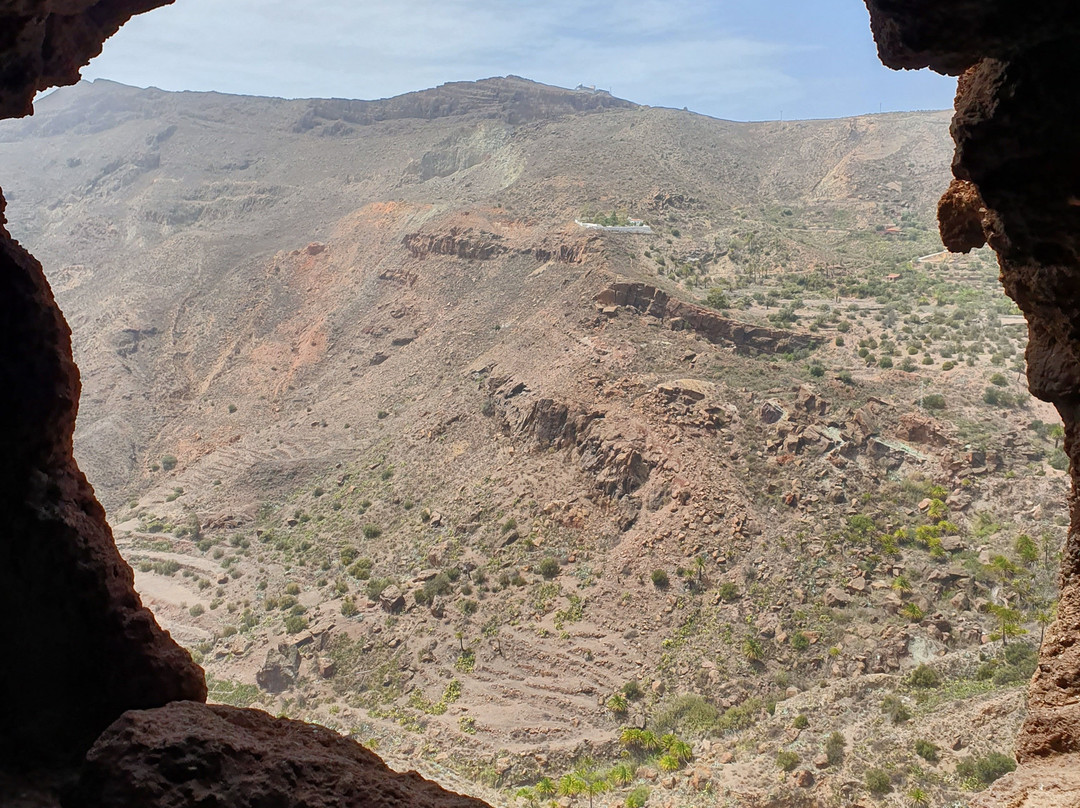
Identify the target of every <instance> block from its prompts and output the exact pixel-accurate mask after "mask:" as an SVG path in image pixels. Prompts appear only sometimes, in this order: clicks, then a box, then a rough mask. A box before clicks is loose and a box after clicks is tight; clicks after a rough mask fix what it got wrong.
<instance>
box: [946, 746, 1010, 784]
mask: <svg viewBox="0 0 1080 808" xmlns="http://www.w3.org/2000/svg"><path fill="white" fill-rule="evenodd" d="M1015 769H1016V761H1015V760H1013V759H1012V758H1011V757H1009V756H1008V755H1003V754H1002V753H1001V752H990V753H989V754H987V755H984V756H983V757H978V758H975V757H969V758H964V759H963V760H961V761H958V762H957V764H956V775H957V777H959V778H960V779H961V780H974V781H976V782H979V783H982V784H983V785H986V786H988V785H990V784H991V783H993V782H994V781H995V780H997V779H998V778H999V777H1004V776H1005V775H1006V774H1008V773H1009V772H1011V771H1015Z"/></svg>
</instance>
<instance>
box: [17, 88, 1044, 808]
mask: <svg viewBox="0 0 1080 808" xmlns="http://www.w3.org/2000/svg"><path fill="white" fill-rule="evenodd" d="M947 121H948V115H947V114H946V113H911V114H901V115H882V116H870V117H865V118H858V119H851V120H841V121H807V122H787V123H762V124H735V123H730V122H725V121H717V120H713V119H709V118H704V117H701V116H696V115H693V114H690V113H687V112H679V111H673V110H665V109H651V108H645V107H639V106H636V105H633V104H630V103H628V102H622V101H619V100H617V99H612V98H610V97H609V96H603V95H593V94H581V93H574V92H571V91H564V90H559V89H558V88H548V87H543V86H541V85H535V84H533V83H531V82H527V81H525V80H522V79H516V78H509V79H491V80H487V81H484V82H478V83H475V84H458V85H446V86H445V87H442V88H439V89H438V90H435V91H428V92H426V93H420V94H414V95H411V96H407V97H403V98H401V99H391V100H388V101H385V102H345V101H334V102H327V101H282V100H277V99H254V98H239V97H229V96H220V95H213V94H192V93H184V94H170V93H163V92H160V91H156V90H137V89H133V88H128V87H123V86H120V85H115V84H109V83H106V82H96V83H94V84H83V85H79V86H77V87H75V88H72V89H70V90H61V91H58V92H57V93H55V94H54V95H52V96H50V97H48V98H47V99H45V100H44V101H43V102H41V104H39V109H38V112H37V114H36V115H35V117H34V118H33V119H29V120H27V121H24V122H18V123H7V124H4V125H3V126H0V164H2V165H3V167H4V171H5V176H7V177H11V178H12V181H11V185H10V186H9V187H6V188H5V195H6V196H7V197H8V199H9V200H10V206H9V209H8V215H9V216H10V217H11V229H12V232H13V233H14V234H15V235H16V236H17V237H19V238H21V239H23V240H24V241H25V242H26V243H27V245H28V246H29V247H30V248H31V249H32V250H33V251H34V253H35V254H36V255H38V256H39V257H40V258H41V259H42V260H43V263H45V265H46V266H47V267H49V271H50V279H51V281H52V283H53V285H54V289H55V291H56V294H57V296H58V299H59V300H60V303H61V305H62V307H63V308H64V310H65V312H66V314H67V316H68V319H69V320H70V322H71V323H72V327H73V329H74V332H75V334H74V337H75V344H76V351H77V358H78V360H79V362H80V366H81V368H82V372H83V383H84V397H83V404H82V410H81V415H80V421H79V427H78V433H77V446H78V454H79V457H80V462H81V463H82V464H83V466H84V468H85V469H86V470H87V472H88V475H89V476H90V479H91V481H92V482H93V483H94V484H95V486H96V488H97V489H98V493H99V496H100V497H101V498H102V501H103V502H105V503H106V504H107V506H108V507H109V510H110V515H111V518H112V521H113V523H114V525H115V530H116V535H117V539H118V542H119V544H120V546H121V549H122V551H123V552H124V554H125V556H126V557H127V558H128V560H129V561H130V563H131V564H132V565H133V566H134V567H135V569H136V575H137V585H138V587H139V588H140V591H141V592H142V593H143V596H144V598H145V599H146V600H147V601H148V602H149V603H151V604H152V605H153V607H154V609H155V611H156V613H157V614H158V617H159V619H160V620H161V621H162V623H163V624H164V625H165V626H166V627H168V628H169V629H170V630H171V631H172V632H173V634H174V636H177V637H178V638H180V639H181V640H182V641H183V642H184V643H185V644H187V645H188V646H189V647H191V648H193V649H194V650H195V651H196V653H197V655H198V657H199V659H200V660H201V662H202V664H203V665H204V667H205V668H206V670H207V673H208V676H209V677H211V685H212V687H211V692H212V695H213V696H214V697H216V698H217V699H219V700H222V701H228V702H231V703H238V704H252V703H257V704H262V705H264V706H266V707H267V708H268V709H270V710H272V711H279V712H283V713H287V714H290V715H296V716H299V717H303V718H305V719H308V720H315V721H319V722H321V723H324V724H326V725H328V726H332V727H334V728H336V729H338V730H340V731H343V732H348V733H351V734H354V735H356V736H358V737H360V738H361V739H363V740H366V741H371V742H372V743H375V744H377V745H378V746H379V751H380V754H383V755H385V756H386V757H387V759H388V760H391V761H395V762H397V763H399V764H401V765H403V766H405V765H407V766H411V767H417V768H419V769H420V770H421V771H423V772H424V773H426V774H429V775H432V776H435V777H438V778H441V779H443V780H445V781H447V782H449V783H450V784H451V785H453V786H454V787H455V788H459V789H461V788H465V789H471V790H473V791H475V792H476V793H479V794H481V795H482V796H484V797H485V798H487V799H489V800H491V801H494V802H497V803H503V804H510V803H513V802H515V801H518V802H521V803H531V802H534V801H539V800H542V799H547V798H548V797H549V796H550V795H549V794H548V793H547V791H548V789H547V787H546V783H547V780H545V778H549V779H550V780H551V781H552V782H553V783H558V782H559V781H560V778H563V777H568V778H569V779H566V780H564V781H562V782H563V785H564V791H568V792H572V791H573V790H574V789H575V788H577V786H576V785H575V783H577V784H582V783H584V784H587V785H588V784H592V785H591V786H590V787H592V788H593V789H594V790H596V789H598V788H600V787H601V786H600V785H597V784H602V785H606V786H608V787H609V788H610V793H608V794H607V795H606V796H604V797H603V798H602V799H604V800H607V801H611V802H616V801H617V802H619V803H622V802H626V801H629V802H628V803H627V804H633V803H634V802H637V801H639V800H640V799H642V797H641V795H642V794H643V793H644V792H643V791H642V790H641V789H645V790H647V791H649V796H648V797H647V798H645V799H647V800H648V804H656V805H660V804H669V803H670V804H675V805H697V804H701V805H706V804H709V805H711V804H716V803H717V801H718V800H726V801H727V803H726V804H732V805H780V804H785V805H786V804H793V803H794V804H798V801H800V800H801V801H802V802H805V803H807V804H850V803H852V802H853V801H855V800H862V801H863V802H866V803H870V802H874V801H879V802H881V803H883V804H904V803H907V802H911V801H912V800H916V798H917V797H918V796H919V794H922V795H923V796H925V798H926V799H927V800H934V801H938V802H944V801H949V800H953V801H955V800H959V801H961V803H960V804H963V800H964V798H965V794H966V793H967V792H968V791H970V790H972V789H976V788H979V787H982V786H983V785H984V784H985V782H986V781H987V780H988V779H991V775H992V774H994V773H995V772H996V771H997V770H998V769H999V768H1000V767H1001V766H1003V765H1004V764H1002V763H1001V760H1000V759H999V758H998V757H995V755H1000V754H1007V753H1008V752H1009V749H1008V744H1009V739H1011V738H1012V737H1013V736H1014V735H1015V730H1016V726H1017V724H1018V722H1019V721H1020V720H1021V719H1022V715H1021V713H1020V710H1021V709H1022V703H1023V702H1022V697H1021V692H1022V685H1023V682H1024V681H1025V679H1026V677H1027V676H1028V675H1029V674H1030V669H1031V665H1032V650H1031V649H1032V645H1033V643H1034V641H1035V640H1037V638H1038V636H1039V632H1040V626H1041V625H1044V624H1045V623H1046V621H1047V620H1048V619H1050V616H1051V614H1052V609H1053V604H1054V599H1055V588H1054V581H1053V573H1052V570H1053V569H1054V568H1055V556H1056V554H1057V551H1058V547H1059V545H1060V541H1061V539H1062V537H1063V531H1064V527H1063V525H1064V524H1065V520H1064V513H1063V509H1061V508H1060V507H1059V503H1061V502H1062V501H1063V500H1064V496H1065V482H1064V474H1063V468H1064V461H1063V455H1062V452H1061V449H1060V446H1059V442H1060V438H1059V433H1058V430H1057V427H1055V424H1056V418H1055V416H1054V414H1053V410H1052V409H1050V408H1047V407H1045V406H1044V405H1042V404H1040V403H1039V402H1036V401H1034V400H1032V399H1030V398H1029V397H1028V396H1027V394H1026V392H1024V386H1023V383H1022V380H1021V379H1020V378H1019V376H1018V370H1019V368H1020V367H1021V363H1022V353H1023V346H1024V341H1025V334H1024V331H1023V328H1022V325H1021V324H1020V323H1018V321H1017V317H1016V312H1015V309H1014V308H1013V307H1012V306H1011V304H1009V302H1008V301H1007V300H1006V299H1005V298H1004V296H1003V295H1001V293H1000V291H999V290H998V288H997V282H996V268H995V267H994V265H993V264H992V262H991V259H990V257H989V256H988V255H986V254H975V255H973V256H970V257H965V258H952V257H948V256H942V255H935V253H937V251H938V250H940V242H939V241H938V239H937V236H936V232H935V229H934V225H933V209H934V202H935V200H936V196H937V194H938V193H939V192H940V189H941V188H942V187H944V186H945V184H946V177H947V162H948V159H949V156H950V154H951V144H950V142H949V139H948V133H947ZM76 138H77V140H76ZM74 144H78V145H74ZM61 154H63V155H69V154H75V155H78V156H76V157H72V158H67V157H65V158H64V159H60V158H58V157H57V155H61ZM41 177H44V178H45V179H44V181H40V178H41ZM612 212H617V213H619V214H620V215H622V216H623V217H626V216H632V217H635V218H641V219H644V220H645V222H646V223H647V224H648V225H649V226H650V227H651V228H652V230H653V231H654V232H653V234H637V233H619V232H610V231H603V230H596V229H585V228H581V227H579V226H578V225H576V224H574V220H575V218H577V219H583V220H588V219H590V218H591V219H600V218H603V217H606V216H607V215H608V214H610V213H612ZM106 216H107V217H108V218H107V219H106V218H104V217H106ZM615 218H618V217H615ZM116 223H119V224H116ZM60 255H64V256H68V258H67V259H66V260H72V259H71V258H70V256H75V255H77V256H79V257H78V259H77V261H78V263H65V264H61V263H60V262H59V258H58V256H60ZM920 259H921V260H920ZM635 733H637V734H635ZM679 744H681V745H679ZM590 761H591V762H590ZM620 765H621V766H622V767H623V768H621V769H620V768H619V766H620ZM995 767H996V768H995ZM575 772H576V773H575ZM635 794H636V795H637V796H634V795H635ZM912 795H914V796H912ZM564 796H565V797H566V798H567V799H571V800H572V799H578V797H575V796H574V795H573V794H572V793H567V794H566V795H564ZM581 799H586V798H585V797H581Z"/></svg>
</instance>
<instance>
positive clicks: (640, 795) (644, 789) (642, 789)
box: [623, 786, 649, 808]
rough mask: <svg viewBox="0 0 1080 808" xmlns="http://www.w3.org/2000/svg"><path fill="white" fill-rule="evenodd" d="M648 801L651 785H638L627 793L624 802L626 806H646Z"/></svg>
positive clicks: (634, 807) (640, 807)
mask: <svg viewBox="0 0 1080 808" xmlns="http://www.w3.org/2000/svg"><path fill="white" fill-rule="evenodd" d="M648 801H649V787H648V786H638V787H637V788H635V789H634V790H633V791H631V792H630V793H629V794H627V795H626V801H625V802H624V803H623V804H624V805H625V806H626V808H644V805H645V803H646V802H648Z"/></svg>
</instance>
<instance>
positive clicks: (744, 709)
mask: <svg viewBox="0 0 1080 808" xmlns="http://www.w3.org/2000/svg"><path fill="white" fill-rule="evenodd" d="M763 706H764V705H763V704H762V702H761V699H756V698H749V699H747V700H746V701H744V702H743V703H742V704H736V705H735V706H734V707H729V708H728V709H726V710H725V711H724V714H723V715H721V716H720V719H719V721H717V722H716V731H717V732H734V731H737V730H743V729H749V728H750V727H752V726H754V723H755V722H756V721H757V719H758V715H759V714H760V713H761V709H762V707H763Z"/></svg>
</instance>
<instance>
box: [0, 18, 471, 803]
mask: <svg viewBox="0 0 1080 808" xmlns="http://www.w3.org/2000/svg"><path fill="white" fill-rule="evenodd" d="M169 1H170V0H96V1H95V0H0V117H18V116H22V115H27V114H30V113H31V111H32V100H33V97H34V94H35V92H36V91H38V90H43V89H46V88H47V87H50V86H53V85H60V84H73V83H75V82H76V81H78V79H79V70H80V68H81V67H82V65H84V64H85V63H86V62H87V61H89V60H90V58H92V57H93V56H95V55H97V54H98V53H99V52H100V51H101V46H102V43H103V42H104V40H105V39H106V38H107V37H109V36H111V35H112V34H113V33H115V32H116V31H117V30H118V29H119V27H120V26H121V25H122V24H123V23H124V22H126V21H127V20H128V19H129V18H130V17H131V16H132V15H133V14H136V13H139V12H142V11H147V10H149V9H151V8H155V7H157V6H161V5H165V4H166V3H167V2H169ZM0 182H2V178H0ZM3 213H4V200H3V195H2V192H0V458H2V459H0V644H2V647H3V648H4V649H5V650H6V651H7V652H8V654H7V658H6V659H5V661H4V664H3V665H0V704H2V705H3V709H2V710H0V805H5V806H20V808H29V806H59V805H63V806H66V807H74V808H99V807H101V808H103V807H104V806H119V805H139V806H187V805H193V804H199V805H229V806H235V807H236V808H242V807H243V806H255V805H259V806H267V805H275V806H282V807H283V808H285V807H286V806H299V805H304V806H310V808H319V807H320V806H344V805H370V806H391V805H392V806H411V805H424V806H447V807H448V808H449V806H454V807H455V808H481V806H483V805H484V804H483V803H481V802H479V801H477V800H473V799H470V798H466V797H460V796H458V795H455V794H451V793H450V792H447V791H445V790H443V789H442V788H440V787H439V786H437V785H435V784H432V783H429V782H427V781H425V780H423V779H422V778H421V777H419V775H416V774H415V773H410V774H407V775H399V774H396V773H394V772H392V771H391V770H389V769H388V768H387V767H386V766H385V765H384V764H383V762H382V761H381V760H380V759H379V758H378V757H377V756H376V755H375V754H374V753H372V752H369V751H368V750H366V749H364V748H363V747H362V746H360V745H359V744H357V743H355V742H353V741H351V740H348V739H346V738H342V737H341V736H339V735H337V734H335V733H333V732H330V731H328V730H325V729H322V728H319V727H313V726H310V725H307V724H303V723H300V722H296V721H289V720H285V719H275V718H272V717H271V716H269V715H267V714H266V713H263V712H261V711H258V710H240V709H236V708H232V707H221V706H217V707H209V706H207V705H206V704H204V702H205V700H206V684H205V681H204V677H203V671H202V669H201V668H199V666H198V665H196V664H195V663H194V662H193V661H192V659H191V657H190V655H189V654H188V653H187V651H185V650H184V649H183V648H181V647H180V646H179V645H177V644H176V643H175V642H174V641H173V640H172V638H171V637H170V636H169V635H168V633H167V632H165V631H163V630H162V629H161V628H160V627H159V626H158V625H157V622H156V621H155V620H154V616H153V615H152V614H151V613H150V611H149V610H148V609H146V608H145V607H143V605H142V603H141V602H140V600H139V596H138V594H136V592H135V589H134V576H133V574H132V571H131V568H130V567H129V566H128V565H127V563H126V562H125V561H124V560H123V559H122V558H121V557H120V554H119V553H118V552H117V550H116V545H115V543H114V542H113V537H112V532H111V530H110V528H109V525H108V523H107V522H106V520H105V511H104V509H103V508H102V507H101V505H100V504H99V503H98V502H97V499H96V498H95V497H94V492H93V489H91V487H90V485H89V484H88V483H87V481H86V478H85V477H84V476H83V474H82V472H81V471H79V468H78V466H77V465H76V463H75V460H74V458H73V456H72V435H73V433H74V427H75V416H76V412H77V410H78V403H79V391H80V384H79V372H78V369H77V368H76V367H75V363H74V361H73V359H72V352H71V331H70V329H69V328H68V326H67V323H66V322H65V321H64V317H63V315H62V314H61V313H60V310H59V308H57V305H56V301H55V300H54V299H53V295H52V292H51V290H50V289H49V284H48V282H47V281H46V279H45V274H44V272H43V271H42V267H41V265H40V264H39V263H38V262H37V261H36V260H35V259H34V258H33V257H32V256H31V255H29V254H28V253H27V252H26V251H25V250H24V249H23V248H22V247H20V246H19V244H18V243H17V242H15V241H14V240H13V239H12V238H11V235H10V234H9V233H8V231H7V229H6V228H5V227H4V224H5V219H4V216H3Z"/></svg>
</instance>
